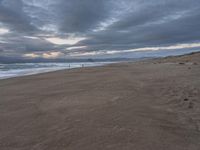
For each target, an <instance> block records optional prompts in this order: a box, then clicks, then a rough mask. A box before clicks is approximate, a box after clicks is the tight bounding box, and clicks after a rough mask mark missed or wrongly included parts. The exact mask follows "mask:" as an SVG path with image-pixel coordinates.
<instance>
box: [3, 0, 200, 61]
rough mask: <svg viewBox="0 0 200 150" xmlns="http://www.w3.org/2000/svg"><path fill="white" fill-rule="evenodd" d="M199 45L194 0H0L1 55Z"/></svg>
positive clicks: (84, 54)
mask: <svg viewBox="0 0 200 150" xmlns="http://www.w3.org/2000/svg"><path fill="white" fill-rule="evenodd" d="M198 50H200V1H199V0H0V61H1V59H11V60H12V59H16V58H17V59H37V58H43V59H60V58H111V57H134V56H135V55H138V54H139V55H140V56H143V55H144V56H146V54H155V55H156V54H160V53H162V52H163V53H167V54H170V53H171V54H173V53H174V52H175V51H177V52H184V53H187V52H190V51H198Z"/></svg>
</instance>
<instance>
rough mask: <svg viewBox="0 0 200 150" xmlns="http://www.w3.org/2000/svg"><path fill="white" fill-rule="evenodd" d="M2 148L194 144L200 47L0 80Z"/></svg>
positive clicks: (160, 148)
mask: <svg viewBox="0 0 200 150" xmlns="http://www.w3.org/2000/svg"><path fill="white" fill-rule="evenodd" d="M0 149H1V150H199V149H200V53H194V54H189V55H185V56H177V57H167V58H161V59H155V60H146V61H141V62H135V63H121V64H112V65H107V66H101V67H92V68H80V69H72V70H62V71H57V72H51V73H44V74H39V75H32V76H25V77H17V78H12V79H6V80H0Z"/></svg>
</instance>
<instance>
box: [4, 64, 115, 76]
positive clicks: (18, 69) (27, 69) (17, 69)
mask: <svg viewBox="0 0 200 150" xmlns="http://www.w3.org/2000/svg"><path fill="white" fill-rule="evenodd" d="M109 63H111V62H84V63H16V64H0V79H6V78H12V77H18V76H27V75H33V74H39V73H45V72H51V71H57V70H63V69H72V68H80V67H92V66H102V65H105V64H109Z"/></svg>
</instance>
